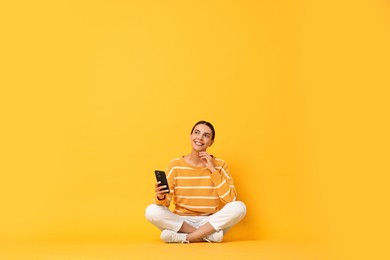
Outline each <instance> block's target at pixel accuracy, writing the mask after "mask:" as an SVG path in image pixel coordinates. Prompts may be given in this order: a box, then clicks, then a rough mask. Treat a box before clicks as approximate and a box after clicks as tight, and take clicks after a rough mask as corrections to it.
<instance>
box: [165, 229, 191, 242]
mask: <svg viewBox="0 0 390 260" xmlns="http://www.w3.org/2000/svg"><path fill="white" fill-rule="evenodd" d="M160 238H161V240H163V241H164V242H166V243H189V241H187V234H185V233H176V232H174V231H172V230H168V229H164V230H163V232H161V236H160Z"/></svg>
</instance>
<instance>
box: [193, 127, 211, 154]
mask: <svg viewBox="0 0 390 260" xmlns="http://www.w3.org/2000/svg"><path fill="white" fill-rule="evenodd" d="M212 134H213V132H212V130H211V128H210V127H208V126H207V125H204V124H199V125H197V126H195V128H194V131H192V133H191V135H190V139H191V145H192V148H193V149H194V150H195V151H197V152H202V151H206V150H207V148H208V147H210V146H211V145H212V144H213V142H214V140H211V138H212Z"/></svg>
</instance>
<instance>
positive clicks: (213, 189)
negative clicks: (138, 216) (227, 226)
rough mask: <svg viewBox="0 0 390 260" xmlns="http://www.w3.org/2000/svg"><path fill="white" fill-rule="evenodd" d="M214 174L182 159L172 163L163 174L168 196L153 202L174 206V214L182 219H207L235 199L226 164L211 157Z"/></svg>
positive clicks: (205, 168)
mask: <svg viewBox="0 0 390 260" xmlns="http://www.w3.org/2000/svg"><path fill="white" fill-rule="evenodd" d="M213 160H214V161H213V162H214V165H215V168H216V169H217V170H216V171H215V172H210V170H209V169H208V168H207V167H195V166H192V165H190V164H188V163H187V162H186V161H185V160H184V158H183V157H181V158H177V159H174V160H172V161H171V162H170V163H169V165H168V168H167V170H166V174H167V179H168V185H169V189H170V191H171V192H170V193H169V194H167V195H166V196H165V199H163V200H158V199H157V198H155V199H154V201H155V203H156V204H158V205H163V206H166V207H169V205H170V203H171V201H172V202H173V204H174V205H175V209H174V211H173V212H174V213H175V214H178V215H183V216H207V215H211V214H214V213H215V212H217V211H218V210H220V209H221V208H222V207H223V206H224V204H226V203H228V202H232V201H235V200H236V198H237V193H236V189H235V188H234V185H233V179H232V177H231V176H230V173H229V170H228V167H227V165H226V163H225V161H223V160H221V159H218V158H215V157H213Z"/></svg>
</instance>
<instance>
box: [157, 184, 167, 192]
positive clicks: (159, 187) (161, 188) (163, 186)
mask: <svg viewBox="0 0 390 260" xmlns="http://www.w3.org/2000/svg"><path fill="white" fill-rule="evenodd" d="M164 189H167V186H166V185H162V186H157V187H156V192H157V191H161V190H164Z"/></svg>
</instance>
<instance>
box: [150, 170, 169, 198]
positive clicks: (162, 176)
mask: <svg viewBox="0 0 390 260" xmlns="http://www.w3.org/2000/svg"><path fill="white" fill-rule="evenodd" d="M154 174H155V175H156V180H157V181H159V182H160V184H159V185H158V186H163V185H165V186H167V188H166V189H164V190H166V193H169V192H170V190H169V185H168V181H167V177H166V176H165V172H164V171H159V170H155V171H154Z"/></svg>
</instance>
